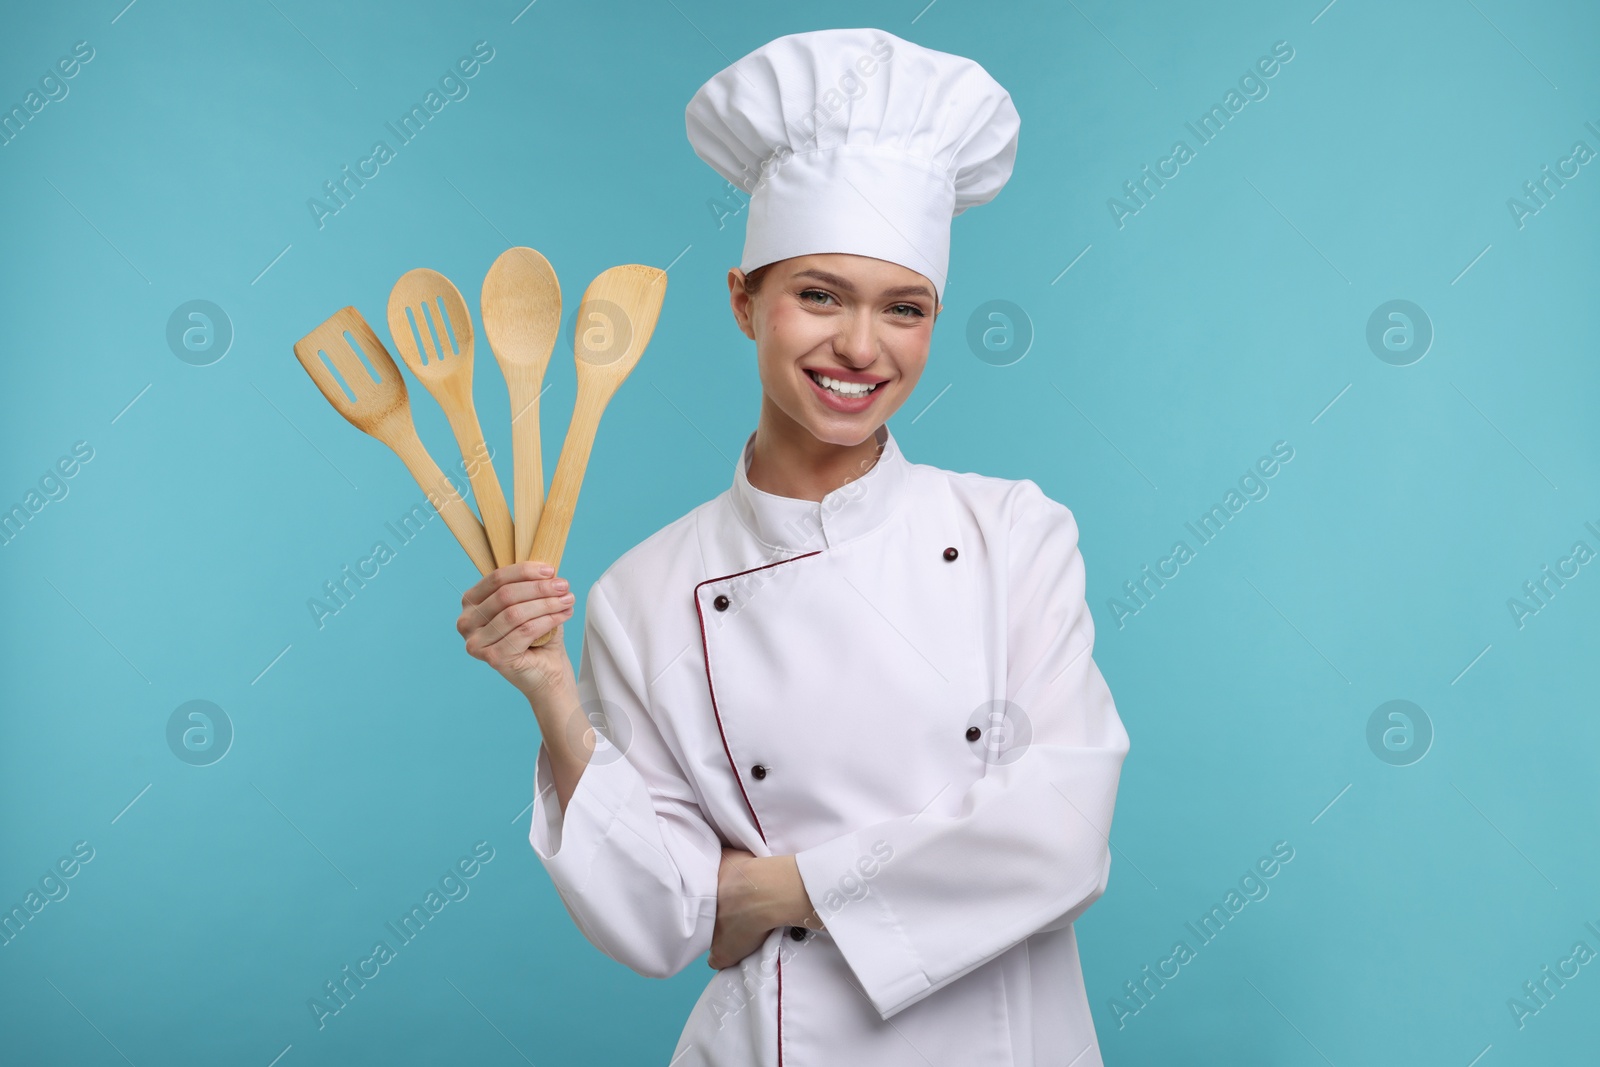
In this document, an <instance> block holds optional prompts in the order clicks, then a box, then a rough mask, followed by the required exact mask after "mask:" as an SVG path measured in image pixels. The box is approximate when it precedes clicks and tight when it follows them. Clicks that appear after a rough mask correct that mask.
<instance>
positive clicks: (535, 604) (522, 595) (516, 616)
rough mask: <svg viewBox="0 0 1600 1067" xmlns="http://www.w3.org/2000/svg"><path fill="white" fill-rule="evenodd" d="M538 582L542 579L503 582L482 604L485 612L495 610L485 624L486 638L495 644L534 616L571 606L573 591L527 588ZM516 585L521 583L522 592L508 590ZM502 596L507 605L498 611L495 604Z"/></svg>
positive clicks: (552, 612) (518, 585)
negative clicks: (514, 582) (503, 584)
mask: <svg viewBox="0 0 1600 1067" xmlns="http://www.w3.org/2000/svg"><path fill="white" fill-rule="evenodd" d="M538 584H541V583H530V582H518V583H516V586H504V587H502V588H501V589H500V590H499V591H498V592H496V593H495V594H494V595H492V596H490V597H489V599H488V600H485V601H484V602H483V603H482V604H481V605H479V607H480V608H482V609H484V611H485V612H491V611H493V612H494V616H493V617H492V618H491V619H490V620H489V621H488V622H486V623H484V624H483V627H482V629H483V631H484V632H483V634H482V640H483V641H485V642H487V643H488V644H494V643H495V642H497V641H499V640H500V639H501V638H502V637H504V636H505V635H506V634H508V633H510V632H511V631H512V630H513V629H515V628H516V627H518V626H521V625H522V624H523V623H525V622H527V621H528V620H529V619H531V618H533V617H534V616H536V615H553V614H555V613H556V612H558V611H561V610H563V609H565V608H568V607H571V606H572V604H573V603H574V597H573V595H572V593H570V592H556V591H555V590H553V589H529V588H527V587H528V586H530V585H538ZM517 587H522V588H521V591H520V592H508V591H509V590H512V589H515V588H517ZM502 599H504V600H505V601H506V604H505V607H503V608H500V609H499V610H498V611H496V606H497V604H498V602H499V601H501V600H502Z"/></svg>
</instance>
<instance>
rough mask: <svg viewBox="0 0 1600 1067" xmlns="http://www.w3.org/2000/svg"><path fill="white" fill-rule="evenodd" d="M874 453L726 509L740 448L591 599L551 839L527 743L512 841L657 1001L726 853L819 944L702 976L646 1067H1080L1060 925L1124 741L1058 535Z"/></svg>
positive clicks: (1004, 484) (1099, 831) (708, 932)
mask: <svg viewBox="0 0 1600 1067" xmlns="http://www.w3.org/2000/svg"><path fill="white" fill-rule="evenodd" d="M877 437H878V440H879V442H880V443H881V444H882V445H883V449H882V453H881V455H880V456H879V458H878V461H877V463H876V464H875V465H874V466H872V467H871V468H870V469H869V470H868V471H867V473H866V474H865V475H863V476H862V477H860V478H858V479H856V480H855V481H853V482H851V483H849V484H847V485H845V486H843V487H841V488H840V489H837V490H835V491H833V492H832V493H829V494H828V495H827V496H826V497H824V498H823V500H822V501H820V502H816V501H808V500H801V499H796V498H791V497H781V496H775V495H773V494H771V493H767V492H764V491H762V490H760V489H757V488H755V487H754V486H752V485H751V484H750V482H749V480H748V478H747V476H746V466H747V464H748V463H749V459H750V455H751V451H752V449H753V447H754V442H755V435H754V434H753V433H752V434H751V435H750V437H749V438H748V439H747V441H746V443H745V447H744V450H743V454H742V455H741V457H740V459H739V461H738V462H737V463H736V464H735V472H734V481H733V486H732V488H731V489H729V490H728V491H726V492H724V493H722V494H720V495H719V496H717V497H716V498H715V499H713V500H710V501H707V502H706V503H705V504H702V505H700V506H699V507H697V508H695V509H694V510H693V511H691V512H689V513H688V514H687V515H685V516H684V517H683V518H681V519H679V520H677V521H676V522H674V523H672V524H671V525H669V526H667V527H665V528H663V529H662V530H660V531H658V532H656V533H655V534H653V535H651V536H650V537H649V538H648V539H646V540H645V541H644V542H643V543H641V544H639V545H638V546H636V547H635V548H633V549H631V550H630V551H628V552H627V553H626V554H625V555H623V556H622V558H621V559H619V560H617V561H616V562H615V563H614V564H612V565H611V567H609V568H608V569H607V570H606V571H605V573H603V574H602V575H601V576H600V577H599V578H598V579H597V580H596V581H595V583H594V585H593V586H592V587H591V588H590V590H589V593H588V599H587V603H586V617H585V623H584V637H583V650H582V654H581V658H580V665H579V669H578V675H579V677H578V685H579V691H580V695H581V697H582V699H583V700H584V702H585V704H584V707H585V710H586V711H587V712H588V713H590V714H589V718H590V721H594V722H603V723H604V725H603V728H602V729H599V730H597V731H596V733H597V738H596V747H595V750H594V752H593V754H592V756H591V758H590V762H589V765H588V766H587V767H586V768H585V769H584V772H583V775H582V777H581V778H580V779H579V781H578V785H577V788H576V789H575V791H574V792H573V794H572V797H571V798H570V800H569V801H568V804H567V808H566V811H565V817H564V818H563V815H562V813H561V810H560V807H559V804H558V802H557V800H556V795H555V785H554V780H553V778H552V776H551V772H550V759H549V754H548V751H547V750H546V749H545V747H544V746H543V745H542V744H541V745H540V749H539V756H538V764H537V770H536V772H535V781H534V790H535V801H534V809H533V823H532V828H531V831H530V833H529V840H530V842H531V843H532V845H533V849H534V851H535V852H536V853H537V854H538V856H539V859H540V861H541V862H542V863H543V865H544V867H545V869H546V870H547V871H548V872H549V874H550V878H551V880H552V881H553V883H554V884H555V887H556V889H557V891H558V892H559V894H560V896H561V899H562V901H563V902H564V903H565V905H566V908H567V911H568V912H569V914H571V916H572V918H573V920H574V921H575V922H576V923H577V924H578V927H579V929H580V930H581V931H582V932H583V934H584V936H585V937H587V938H588V939H589V940H590V941H591V942H592V943H593V944H594V945H595V946H596V947H598V948H599V949H600V950H601V951H603V952H605V953H606V954H607V955H608V956H610V957H612V958H613V959H615V960H617V961H619V962H621V963H623V964H625V965H627V966H628V967H630V968H632V969H633V970H635V971H637V972H639V973H641V974H644V975H649V976H653V977H667V976H670V975H673V974H676V973H677V972H679V971H680V970H682V969H683V968H684V967H686V966H687V965H688V964H690V963H691V962H693V961H695V960H696V959H697V958H699V957H700V956H701V955H702V954H704V953H705V952H706V951H707V950H708V949H709V948H710V945H711V936H712V928H713V924H714V922H715V919H716V905H717V871H718V865H719V862H720V859H721V849H722V847H723V846H724V845H725V844H726V845H732V846H735V847H738V848H742V849H746V850H748V851H750V852H752V853H754V854H756V855H758V856H768V855H787V854H793V855H794V856H795V857H796V863H797V865H798V867H799V872H800V877H801V879H802V881H803V882H804V884H805V888H806V892H807V894H808V895H809V897H810V898H811V901H812V903H813V905H814V906H815V907H816V908H817V911H818V914H819V916H820V917H821V919H822V921H823V923H824V925H825V928H824V929H822V930H818V931H809V932H808V931H806V930H805V929H804V928H801V927H785V928H780V929H777V930H774V931H773V932H772V933H771V934H769V935H768V937H767V939H766V941H765V943H764V944H763V946H762V948H761V949H759V950H758V951H756V952H754V953H752V954H751V955H750V956H748V957H746V958H745V959H744V960H743V961H742V963H740V964H738V965H736V966H733V967H729V968H726V969H724V970H721V971H718V972H716V973H715V975H714V976H713V977H712V978H711V980H710V982H709V984H708V985H707V986H706V989H705V991H704V993H702V995H701V997H700V999H699V1001H698V1002H697V1003H696V1005H695V1007H694V1009H693V1011H692V1012H691V1013H690V1016H689V1019H688V1022H687V1024H686V1025H685V1027H684V1030H683V1033H682V1035H681V1037H680V1038H679V1041H678V1045H677V1048H676V1049H675V1051H674V1054H673V1059H672V1060H671V1064H672V1067H690V1065H704V1067H711V1065H715V1067H751V1065H763V1067H841V1065H846V1064H873V1065H883V1067H897V1065H906V1067H925V1065H927V1064H935V1065H939V1067H943V1065H946V1064H949V1065H959V1067H983V1065H995V1067H1001V1065H1005V1067H1011V1065H1019V1064H1020V1065H1028V1064H1052V1065H1061V1067H1065V1065H1067V1064H1071V1065H1072V1067H1099V1065H1100V1063H1101V1060H1100V1053H1099V1047H1098V1044H1097V1042H1096V1039H1095V1032H1094V1024H1093V1021H1092V1019H1091V1017H1090V1014H1089V1005H1088V1001H1087V998H1086V997H1085V994H1084V987H1083V976H1082V972H1081V970H1080V967H1079V962H1078V949H1077V942H1076V940H1075V938H1074V935H1073V928H1072V922H1073V920H1074V919H1076V918H1077V917H1078V916H1079V915H1081V914H1082V913H1083V911H1084V909H1086V908H1087V907H1088V906H1089V905H1090V904H1092V903H1093V902H1094V901H1095V900H1096V899H1097V898H1098V897H1099V896H1100V894H1101V893H1102V892H1104V890H1105V887H1106V881H1107V877H1108V875H1109V873H1110V866H1111V856H1110V852H1109V842H1108V839H1107V834H1108V833H1109V832H1110V828H1111V816H1112V808H1113V804H1114V801H1115V797H1116V789H1117V780H1118V777H1119V775H1120V773H1121V767H1122V761H1123V757H1124V756H1125V755H1126V754H1127V751H1128V735H1127V733H1126V731H1125V730H1124V728H1123V725H1122V722H1121V720H1120V719H1119V718H1118V716H1117V712H1116V708H1115V706H1114V705H1113V702H1112V698H1111V693H1110V691H1109V690H1108V688H1107V687H1106V683H1105V680H1104V678H1103V677H1102V676H1101V674H1100V671H1099V669H1098V668H1097V667H1096V666H1095V663H1094V660H1093V658H1092V657H1091V655H1090V652H1091V648H1092V645H1093V640H1094V624H1093V621H1092V620H1091V618H1090V615H1089V611H1088V607H1087V604H1086V603H1085V600H1084V564H1083V558H1082V556H1081V554H1080V553H1079V551H1078V529H1077V524H1076V522H1075V521H1074V519H1073V516H1072V513H1071V512H1070V511H1069V510H1068V509H1067V508H1066V507H1064V506H1063V505H1061V504H1059V503H1057V502H1056V501H1054V500H1052V499H1050V498H1049V497H1047V496H1045V495H1044V493H1043V492H1042V491H1041V490H1040V489H1039V487H1038V486H1037V485H1036V484H1035V483H1034V482H1033V481H1031V480H1028V479H1022V480H1020V481H1017V480H1008V479H1002V478H993V477H988V476H984V475H980V474H971V473H957V472H954V471H947V470H942V469H940V468H937V467H932V466H928V465H926V464H920V463H911V462H908V461H907V460H906V458H905V457H904V455H902V453H901V452H900V450H899V447H898V445H897V443H896V441H895V439H894V437H893V435H892V434H890V432H889V430H888V427H887V426H883V427H880V428H879V430H878V432H877ZM596 712H598V713H599V714H595V713H596ZM575 721H576V720H575ZM582 725H583V724H582V722H581V721H578V722H577V726H578V729H581V728H582ZM974 726H976V727H977V729H976V730H975V729H973V727H974ZM973 738H976V740H974V739H973ZM795 934H799V935H802V937H803V940H797V939H796V938H795V937H794V935H795Z"/></svg>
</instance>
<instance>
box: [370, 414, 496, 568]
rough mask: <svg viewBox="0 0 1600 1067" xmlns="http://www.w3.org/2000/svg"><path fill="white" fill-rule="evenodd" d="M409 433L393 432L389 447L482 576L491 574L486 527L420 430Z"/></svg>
mask: <svg viewBox="0 0 1600 1067" xmlns="http://www.w3.org/2000/svg"><path fill="white" fill-rule="evenodd" d="M407 429H408V430H409V431H410V432H409V433H407V432H404V431H399V432H393V431H392V432H391V433H389V434H387V435H386V440H385V443H386V444H388V446H389V447H390V448H392V449H394V451H395V455H397V456H399V457H400V459H401V461H402V462H403V463H405V465H406V469H407V470H409V471H410V472H411V476H412V477H413V478H415V479H416V480H417V484H418V485H420V486H421V487H422V491H423V492H424V493H426V494H427V496H428V503H429V504H430V505H432V507H433V509H434V510H435V511H437V512H438V513H439V515H440V517H442V518H443V519H444V524H445V525H446V526H448V527H450V532H451V533H453V534H455V535H456V540H457V541H459V542H461V547H462V548H464V549H466V550H467V555H468V556H470V557H471V559H472V562H473V563H474V564H475V565H476V566H477V568H478V573H479V574H488V573H489V572H490V571H492V570H494V569H495V562H494V551H493V550H492V549H491V548H490V547H489V538H488V537H487V536H486V535H485V534H484V532H483V524H482V523H480V522H479V521H478V517H477V516H476V515H474V514H473V513H472V509H471V508H470V507H468V506H467V502H466V501H465V500H463V499H461V497H460V496H459V495H457V493H456V491H455V487H454V486H452V485H451V484H450V481H449V479H448V478H446V477H445V476H444V472H443V471H441V470H440V469H439V465H438V464H437V463H435V462H434V461H433V457H432V456H430V455H428V450H427V448H425V447H424V446H423V444H422V439H421V438H419V437H418V436H417V432H416V430H415V429H412V428H410V427H407ZM474 491H476V490H474Z"/></svg>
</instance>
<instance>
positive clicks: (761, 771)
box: [750, 763, 767, 778]
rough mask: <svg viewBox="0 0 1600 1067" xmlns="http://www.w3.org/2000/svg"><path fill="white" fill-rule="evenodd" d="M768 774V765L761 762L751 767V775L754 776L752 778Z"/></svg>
mask: <svg viewBox="0 0 1600 1067" xmlns="http://www.w3.org/2000/svg"><path fill="white" fill-rule="evenodd" d="M766 776H767V769H766V767H764V766H762V765H761V764H759V763H758V764H756V765H755V766H754V767H751V768H750V777H752V778H765V777H766Z"/></svg>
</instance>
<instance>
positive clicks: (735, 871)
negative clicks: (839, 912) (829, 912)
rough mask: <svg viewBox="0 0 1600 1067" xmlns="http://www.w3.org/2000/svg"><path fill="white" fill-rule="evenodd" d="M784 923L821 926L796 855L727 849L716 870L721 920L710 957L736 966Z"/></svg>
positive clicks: (711, 961)
mask: <svg viewBox="0 0 1600 1067" xmlns="http://www.w3.org/2000/svg"><path fill="white" fill-rule="evenodd" d="M780 926H804V927H807V928H808V929H811V930H820V929H822V919H821V918H820V917H819V916H818V915H817V912H816V909H815V908H813V907H812V906H811V898H810V897H809V896H807V895H806V887H805V883H804V882H802V881H801V880H800V868H799V867H797V866H796V865H795V861H794V857H793V856H757V855H755V854H753V853H750V852H746V851H745V850H744V849H740V848H724V849H723V850H722V865H721V867H720V868H719V870H718V872H717V923H716V927H715V929H714V930H713V932H712V937H711V955H710V956H709V957H708V958H707V959H706V962H707V963H708V964H710V965H711V966H712V967H715V968H717V969H719V970H720V969H722V968H723V967H732V966H733V965H734V964H736V963H738V962H739V961H740V960H742V959H744V958H745V957H746V956H748V955H750V953H752V952H754V951H755V950H756V949H758V948H760V947H761V944H762V942H764V941H766V939H767V935H768V934H769V933H771V932H772V931H773V930H775V929H777V928H778V927H780Z"/></svg>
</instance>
